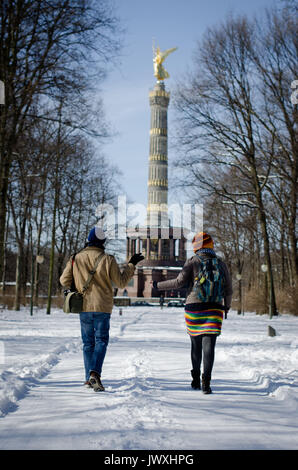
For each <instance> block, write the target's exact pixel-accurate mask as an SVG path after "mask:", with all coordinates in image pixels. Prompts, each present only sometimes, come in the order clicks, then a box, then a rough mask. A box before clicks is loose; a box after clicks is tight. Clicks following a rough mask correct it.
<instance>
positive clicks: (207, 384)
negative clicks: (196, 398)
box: [202, 374, 212, 394]
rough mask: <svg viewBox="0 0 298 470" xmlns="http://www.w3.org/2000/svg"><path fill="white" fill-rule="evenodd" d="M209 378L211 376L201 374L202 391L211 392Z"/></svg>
mask: <svg viewBox="0 0 298 470" xmlns="http://www.w3.org/2000/svg"><path fill="white" fill-rule="evenodd" d="M210 380H211V377H207V376H206V375H204V374H202V391H203V393H205V394H209V393H212V390H211V388H210Z"/></svg>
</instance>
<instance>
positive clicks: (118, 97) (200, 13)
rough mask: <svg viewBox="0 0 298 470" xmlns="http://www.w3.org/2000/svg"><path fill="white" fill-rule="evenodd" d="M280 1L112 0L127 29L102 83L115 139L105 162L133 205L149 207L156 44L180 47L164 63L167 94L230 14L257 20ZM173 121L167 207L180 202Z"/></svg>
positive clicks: (172, 114)
mask: <svg viewBox="0 0 298 470" xmlns="http://www.w3.org/2000/svg"><path fill="white" fill-rule="evenodd" d="M276 3H277V0H114V4H115V10H116V13H117V15H118V16H119V18H120V21H121V24H122V27H123V28H125V30H126V31H125V34H124V42H123V49H122V57H121V59H120V60H119V63H118V66H117V67H116V68H113V69H112V70H111V71H110V73H109V75H108V78H107V79H106V81H105V82H104V84H103V86H102V88H101V93H102V97H103V100H104V107H105V112H106V117H107V119H108V121H109V122H110V124H111V125H112V127H113V129H114V130H115V132H117V135H116V136H115V137H114V139H113V141H112V142H111V143H109V144H108V145H106V146H104V148H103V152H104V154H105V155H106V157H107V158H108V159H109V161H111V162H112V163H114V164H115V165H117V166H118V168H119V169H120V170H121V171H122V178H121V184H122V186H123V188H124V191H125V193H126V194H127V197H128V198H129V199H130V200H131V201H132V202H137V203H141V204H145V205H146V204H147V176H148V156H149V128H150V107H149V98H148V93H149V90H150V89H151V88H153V87H154V84H155V81H156V79H155V77H154V75H153V61H152V60H153V53H152V41H153V39H154V40H155V45H156V46H157V45H159V46H160V48H161V50H165V49H168V48H171V47H178V50H177V51H175V52H174V53H173V54H171V55H169V56H168V58H167V59H166V61H165V68H166V70H167V71H168V72H169V74H170V78H169V79H167V80H165V85H166V88H167V90H168V91H171V90H174V88H175V84H176V83H177V81H178V80H181V77H182V76H183V75H184V73H185V72H186V71H187V70H188V69H191V68H192V55H193V52H194V49H195V46H196V43H197V41H198V40H200V38H201V37H202V35H203V34H204V31H206V29H207V28H208V27H209V26H212V25H215V24H218V23H219V22H220V21H221V20H223V19H224V18H225V17H226V16H227V15H228V14H229V13H230V12H235V13H245V14H247V15H249V16H253V15H255V14H257V13H258V11H261V10H263V9H264V8H265V7H268V6H272V5H274V4H276ZM168 113H169V114H168V118H169V124H168V125H169V155H168V157H169V202H171V203H172V202H179V199H178V200H177V196H176V193H175V191H173V188H172V187H171V164H172V162H173V160H174V158H175V154H174V150H173V149H172V148H171V135H172V133H173V120H174V118H175V111H174V109H173V107H171V103H170V106H169V111H168Z"/></svg>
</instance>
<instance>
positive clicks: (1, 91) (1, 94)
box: [0, 80, 5, 104]
mask: <svg viewBox="0 0 298 470" xmlns="http://www.w3.org/2000/svg"><path fill="white" fill-rule="evenodd" d="M0 104H5V86H4V82H2V80H0Z"/></svg>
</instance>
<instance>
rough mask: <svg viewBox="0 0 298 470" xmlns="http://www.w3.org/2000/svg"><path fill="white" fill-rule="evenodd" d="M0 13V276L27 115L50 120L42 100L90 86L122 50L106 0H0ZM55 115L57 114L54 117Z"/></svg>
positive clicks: (113, 18)
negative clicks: (0, 90)
mask: <svg viewBox="0 0 298 470" xmlns="http://www.w3.org/2000/svg"><path fill="white" fill-rule="evenodd" d="M0 16H1V21H0V79H1V80H2V81H3V82H4V83H5V104H4V105H3V106H1V107H0V113H1V114H0V157H1V160H0V278H1V273H2V270H3V253H4V227H5V221H6V211H7V193H8V184H9V179H10V173H11V168H12V164H13V161H14V152H15V147H16V145H17V142H18V140H19V138H20V136H22V135H23V132H24V130H25V128H26V126H28V125H31V124H30V122H29V123H28V117H30V116H31V117H32V116H34V117H35V118H38V119H41V118H42V119H47V118H48V117H47V116H43V115H42V114H41V109H40V104H41V103H44V102H48V101H49V100H52V101H53V100H54V101H55V100H56V97H57V90H58V91H59V93H62V94H63V95H64V96H68V97H69V96H72V97H75V96H82V95H83V94H84V93H86V92H87V91H88V90H89V91H90V89H91V88H90V87H91V85H92V83H94V82H92V80H94V77H95V76H96V78H97V80H98V79H101V78H103V75H104V70H105V68H104V64H105V63H106V61H107V59H110V58H112V57H113V56H114V54H115V53H116V51H117V50H118V46H119V42H118V39H117V38H118V37H119V36H118V34H117V24H118V23H117V21H116V19H115V15H114V13H113V11H112V9H111V6H110V3H109V2H108V1H107V0H85V1H80V0H53V1H51V2H47V1H43V0H5V1H4V0H1V2H0ZM91 65H92V68H91ZM55 119H56V122H58V120H59V119H58V114H56V116H51V120H52V121H53V120H55ZM87 124H90V123H87ZM74 127H75V126H74ZM86 129H88V125H87V126H86Z"/></svg>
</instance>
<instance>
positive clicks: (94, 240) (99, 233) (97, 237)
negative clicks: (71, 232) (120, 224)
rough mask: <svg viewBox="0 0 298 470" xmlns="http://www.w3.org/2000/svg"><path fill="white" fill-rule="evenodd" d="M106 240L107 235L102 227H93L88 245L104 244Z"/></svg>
mask: <svg viewBox="0 0 298 470" xmlns="http://www.w3.org/2000/svg"><path fill="white" fill-rule="evenodd" d="M105 240H106V235H105V233H104V231H103V229H102V228H101V227H93V229H91V230H90V232H89V235H88V245H91V244H92V245H98V244H101V245H102V244H103V243H104V242H105Z"/></svg>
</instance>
